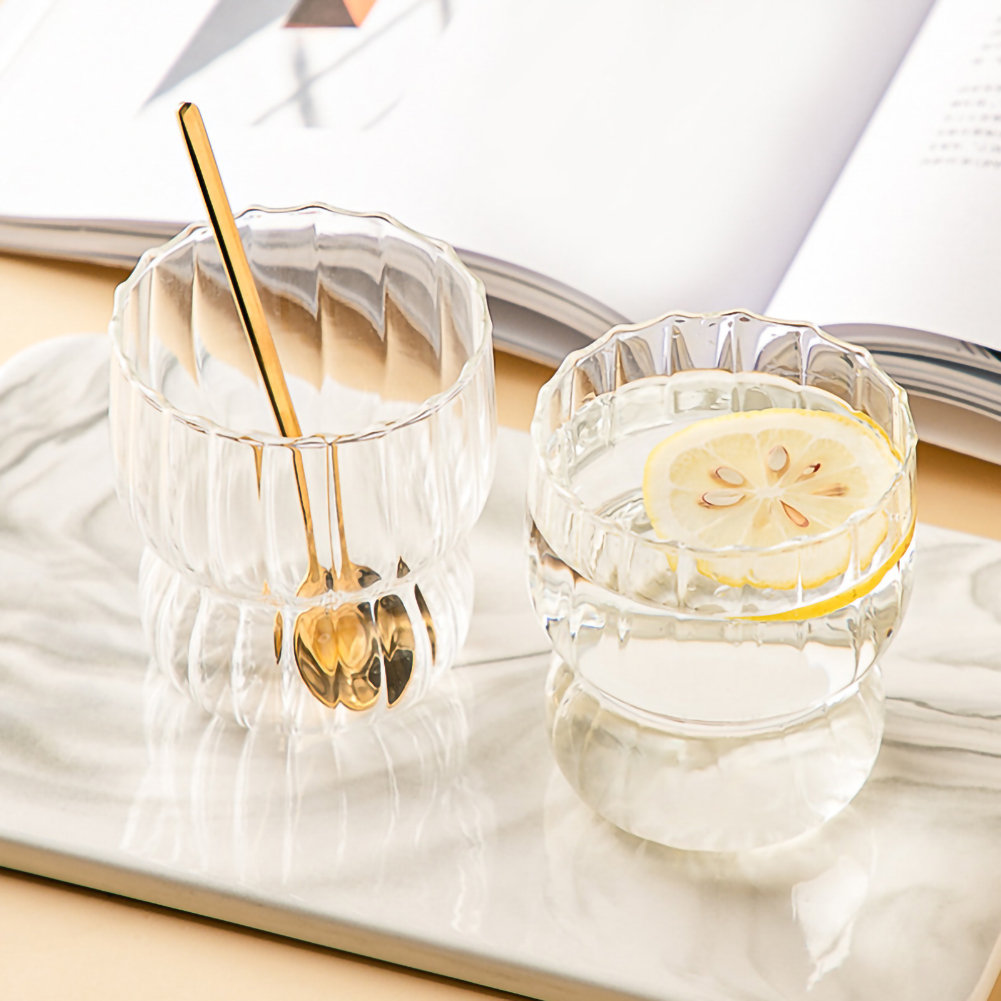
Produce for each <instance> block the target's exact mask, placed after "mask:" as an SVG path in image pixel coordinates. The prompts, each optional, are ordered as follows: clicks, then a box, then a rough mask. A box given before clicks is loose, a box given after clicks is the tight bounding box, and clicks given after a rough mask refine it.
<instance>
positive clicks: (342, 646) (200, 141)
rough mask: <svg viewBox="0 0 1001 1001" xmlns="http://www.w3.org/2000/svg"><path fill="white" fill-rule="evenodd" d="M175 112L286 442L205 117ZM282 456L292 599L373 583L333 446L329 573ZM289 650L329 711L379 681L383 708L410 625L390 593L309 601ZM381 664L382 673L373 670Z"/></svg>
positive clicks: (397, 684)
mask: <svg viewBox="0 0 1001 1001" xmlns="http://www.w3.org/2000/svg"><path fill="white" fill-rule="evenodd" d="M177 117H178V121H179V122H180V125H181V132H182V133H183V135H184V140H185V143H186V145H187V148H188V155H189V157H190V159H191V165H192V167H193V168H194V172H195V177H196V178H197V180H198V185H199V188H200V189H201V193H202V198H203V200H204V202H205V208H206V210H207V211H208V216H209V221H210V223H211V225H212V231H213V233H214V234H215V238H216V243H217V244H218V246H219V253H220V254H221V255H222V261H223V266H224V267H225V269H226V275H227V277H228V279H229V283H230V288H231V290H232V292H233V299H234V301H235V303H236V308H237V311H238V313H239V315H240V322H241V324H242V325H243V329H244V331H245V332H246V335H247V338H248V340H249V341H250V346H251V349H252V351H253V354H254V360H255V361H256V362H257V367H258V369H259V370H260V373H261V378H262V380H263V381H264V387H265V389H266V391H267V394H268V400H269V402H270V404H271V409H272V410H273V411H274V415H275V420H276V421H277V423H278V429H279V431H280V432H281V433H282V435H283V436H284V437H286V438H300V437H302V429H301V427H300V425H299V420H298V418H297V417H296V413H295V407H294V406H293V404H292V396H291V394H290V393H289V390H288V385H287V384H286V382H285V374H284V372H283V371H282V366H281V362H280V360H279V358H278V352H277V350H276V349H275V344H274V340H273V339H272V337H271V330H270V328H269V326H268V322H267V318H266V317H265V314H264V307H263V306H262V304H261V299H260V296H259V295H258V292H257V285H256V284H255V282H254V278H253V274H252V272H251V270H250V264H249V262H248V261H247V255H246V253H245V252H244V249H243V244H242V242H241V241H240V234H239V231H238V230H237V227H236V220H235V219H234V218H233V212H232V210H231V209H230V205H229V199H228V198H227V197H226V191H225V188H224V187H223V184H222V178H221V177H220V175H219V169H218V166H217V165H216V161H215V156H214V155H213V153H212V146H211V144H210V143H209V138H208V133H207V132H206V130H205V123H204V122H203V121H202V116H201V113H200V112H199V110H198V108H197V106H196V105H194V104H191V103H184V104H182V105H181V106H180V108H179V109H178V111H177ZM292 461H293V464H294V467H295V481H296V488H297V491H298V494H299V506H300V507H301V509H302V520H303V526H304V528H305V531H306V547H307V555H308V566H307V570H306V576H305V577H304V578H303V581H302V583H301V584H300V585H299V588H298V591H297V592H296V593H297V595H298V596H299V597H301V598H318V597H319V596H321V595H323V594H326V593H328V592H332V591H334V590H335V589H337V590H341V591H359V590H363V589H365V588H367V587H370V586H371V585H372V584H374V583H375V582H376V581H378V579H379V575H378V574H377V573H376V572H375V571H374V570H372V569H371V568H369V567H364V566H359V565H358V564H356V563H354V562H353V561H352V560H351V558H350V556H349V555H348V548H347V538H346V536H345V532H344V518H343V514H342V507H341V484H340V470H339V467H338V461H337V446H336V445H331V446H330V472H331V481H332V484H333V493H334V506H335V508H336V512H337V537H338V543H339V548H340V556H341V560H340V570H339V571H338V572H337V573H336V574H334V573H333V572H332V571H330V570H327V569H325V568H324V567H321V566H320V563H319V560H318V559H317V555H316V540H315V536H314V534H313V516H312V512H311V509H310V504H309V493H308V491H307V488H306V472H305V469H304V468H303V464H302V455H301V454H300V452H299V450H298V449H292ZM408 572H409V571H408V569H407V567H406V564H405V563H404V562H403V561H402V560H401V561H400V563H399V566H398V569H397V575H398V577H404V576H406V574H407V573H408ZM415 597H416V599H417V604H418V607H419V609H420V612H421V616H422V618H423V620H424V624H425V627H426V629H427V632H428V638H429V640H430V643H431V656H432V660H433V659H434V655H435V633H434V625H433V623H432V620H431V615H430V612H429V611H428V608H427V603H426V602H425V600H424V597H423V595H422V594H421V593H420V590H419V589H417V588H415ZM274 640H275V656H276V658H277V657H278V656H279V655H280V652H281V647H282V640H283V624H282V615H281V613H280V612H279V613H278V615H277V617H276V619H275V630H274ZM292 646H293V650H294V653H295V661H296V666H297V667H298V669H299V674H300V676H301V677H302V680H303V681H304V682H305V684H306V687H307V688H308V689H309V691H310V692H311V693H312V694H313V695H315V696H316V698H318V699H319V700H320V701H321V702H322V703H323V704H324V705H326V706H330V707H331V708H333V707H334V706H337V705H344V706H346V707H347V708H348V709H353V710H363V709H368V708H370V707H371V706H372V705H374V704H375V703H376V701H377V700H378V697H379V692H380V690H381V688H382V685H383V680H385V684H386V697H387V701H388V703H389V705H391V706H392V705H394V704H395V703H396V702H397V700H398V699H399V698H400V696H401V695H402V694H403V692H404V690H405V689H406V687H407V684H408V682H409V681H410V677H411V675H412V673H413V665H414V650H415V639H414V632H413V627H412V625H411V623H410V617H409V615H408V614H407V611H406V608H405V607H404V605H403V602H402V601H401V599H400V598H399V597H398V596H397V595H395V594H388V595H384V596H383V597H381V598H379V599H378V600H377V601H376V602H375V604H374V607H373V604H372V603H371V602H369V601H358V602H347V603H344V604H341V605H339V606H337V607H330V606H327V605H311V606H310V607H309V608H307V609H305V610H304V611H302V612H300V613H299V614H298V615H297V616H296V620H295V625H294V627H293V636H292ZM383 667H385V675H386V676H385V679H383V676H382V675H383Z"/></svg>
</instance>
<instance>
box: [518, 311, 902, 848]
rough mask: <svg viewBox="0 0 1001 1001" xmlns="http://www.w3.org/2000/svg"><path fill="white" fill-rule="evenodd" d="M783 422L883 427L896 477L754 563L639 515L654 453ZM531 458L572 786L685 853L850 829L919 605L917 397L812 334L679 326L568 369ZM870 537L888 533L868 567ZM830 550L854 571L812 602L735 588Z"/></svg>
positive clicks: (798, 328) (541, 417)
mask: <svg viewBox="0 0 1001 1001" xmlns="http://www.w3.org/2000/svg"><path fill="white" fill-rule="evenodd" d="M776 377H778V378H776ZM774 407H782V408H798V409H802V408H807V409H829V410H834V411H836V412H842V411H843V412H844V413H846V414H848V415H856V414H863V415H865V418H863V420H864V419H866V418H867V419H868V420H869V421H871V422H873V423H875V424H876V425H878V426H879V428H881V429H882V431H883V432H884V433H885V436H886V438H887V440H888V441H889V443H890V445H891V447H892V451H893V453H894V455H895V459H896V460H899V468H897V467H896V466H894V467H893V468H894V469H895V472H893V474H892V484H891V485H890V487H889V488H888V489H887V491H886V492H885V494H884V495H883V496H882V497H881V498H880V499H879V501H878V502H877V503H876V504H874V505H873V507H872V509H871V510H866V511H862V512H859V513H858V514H857V515H853V516H852V517H851V518H849V519H848V520H847V521H846V522H845V523H844V524H843V525H839V526H837V527H835V528H833V529H830V530H829V531H827V533H826V534H825V535H823V536H813V537H810V538H809V539H807V538H797V539H793V540H790V541H786V542H784V543H783V544H781V545H776V546H773V547H768V548H764V549H757V550H756V549H754V548H753V547H747V546H734V547H732V548H723V549H711V548H702V549H699V548H694V547H692V546H691V545H690V544H689V545H686V544H684V543H683V542H679V541H678V540H676V539H671V538H660V537H658V536H657V535H656V534H655V533H654V531H653V529H652V527H651V523H650V519H649V517H648V516H647V514H646V511H645V508H644V504H643V498H642V479H643V471H644V463H645V460H646V457H647V455H648V454H649V452H650V450H651V448H652V447H653V446H654V445H655V444H657V443H658V442H660V441H662V440H663V439H665V438H666V437H667V436H668V434H669V433H670V432H671V431H672V430H676V429H679V428H681V427H683V426H685V425H690V424H692V423H693V422H695V421H698V420H701V419H704V418H708V417H714V416H718V415H721V414H726V413H730V412H734V411H739V410H763V409H768V408H774ZM852 419H853V420H854V417H852ZM531 439H532V449H533V462H532V467H531V472H530V479H529V489H528V512H529V516H530V517H529V579H530V588H531V595H532V602H533V605H534V607H535V610H536V613H537V615H538V618H539V620H540V622H541V623H542V625H543V626H544V628H545V629H546V631H547V633H548V635H549V638H550V641H551V643H552V645H553V648H554V655H553V665H552V668H551V671H550V673H549V676H548V680H547V685H546V700H547V709H548V728H549V736H550V739H551V744H552V749H553V753H554V755H555V758H556V761H557V763H558V764H559V767H560V769H561V770H562V772H563V773H564V775H565V776H566V778H567V779H568V780H569V782H570V784H571V785H572V786H573V787H574V788H575V789H576V790H577V792H578V793H579V794H580V796H581V797H582V798H583V799H584V800H585V801H586V802H587V803H589V804H590V805H591V806H592V807H593V808H594V809H595V810H596V811H597V812H598V813H599V814H601V815H602V816H604V817H605V818H607V819H608V820H610V821H611V822H612V823H614V824H616V825H617V826H619V827H621V828H623V829H625V830H627V831H630V832H632V833H633V834H636V835H639V836H641V837H643V838H647V839H650V840H653V841H657V842H660V843H662V844H666V845H671V846H674V847H679V848H686V849H697V850H715V851H738V850H743V849H746V848H754V847H758V846H761V845H766V844H774V843H778V842H782V841H785V840H787V839H790V838H793V837H795V836H797V835H799V834H802V833H804V832H806V831H808V830H810V829H811V828H813V827H815V826H817V825H819V824H820V823H822V822H823V821H825V820H826V819H828V818H830V817H832V816H834V815H835V814H837V813H838V812H839V811H841V810H842V809H843V808H844V807H845V806H846V805H847V804H848V803H849V802H850V801H851V800H852V798H853V797H854V796H855V795H856V794H857V793H858V791H859V790H860V789H861V787H862V785H863V784H864V782H865V780H866V778H867V777H868V775H869V773H870V771H871V769H872V766H873V763H874V761H875V759H876V756H877V753H878V751H879V746H880V741H881V739H882V732H883V718H884V694H883V686H882V681H881V675H880V669H879V657H880V655H881V654H882V652H883V651H884V650H885V649H886V646H887V643H888V642H889V641H890V639H891V637H892V635H893V633H894V632H895V631H896V629H897V626H898V624H899V622H900V618H901V615H902V614H903V611H904V608H905V605H906V600H907V596H908V593H909V587H910V576H911V564H912V548H913V546H912V540H913V528H914V469H915V450H916V436H915V432H914V425H913V422H912V420H911V416H910V412H909V410H908V406H907V399H906V394H905V393H904V391H903V390H902V389H900V387H898V386H897V385H896V384H895V383H893V381H892V380H890V379H889V378H888V377H887V376H886V375H885V374H884V373H883V372H882V371H881V370H880V369H879V368H878V367H877V366H876V365H875V364H874V362H873V359H872V357H871V355H870V354H869V353H868V352H867V351H864V350H862V349H859V348H856V347H853V346H850V345H848V344H844V343H842V342H839V341H837V340H834V339H832V338H830V337H828V336H826V335H825V334H823V333H822V332H821V331H819V330H818V329H817V328H815V327H813V326H810V325H806V324H791V323H784V322H780V321H777V320H771V319H768V318H765V317H759V316H756V315H754V314H750V313H745V312H739V311H738V312H729V313H723V314H714V315H691V314H681V313H677V314H672V315H668V316H664V317H661V318H659V319H656V320H653V321H651V322H649V323H644V324H641V325H637V326H627V327H617V328H615V329H613V330H611V331H609V332H608V333H607V334H606V335H604V336H603V337H602V338H600V339H599V340H597V341H596V342H595V343H594V344H593V345H591V346H589V347H588V348H586V349H583V350H581V351H577V352H575V353H573V354H571V355H570V356H568V357H567V359H566V360H565V361H564V362H563V364H562V365H561V366H560V368H559V370H558V371H557V372H556V374H555V375H554V376H553V378H552V379H551V380H550V381H549V382H548V383H547V384H546V385H545V386H544V387H543V389H542V391H541V392H540V394H539V398H538V403H537V407H536V411H535V416H534V419H533V423H532V431H531ZM724 472H726V471H725V470H724ZM727 475H730V474H729V473H727ZM721 486H725V484H721ZM876 520H878V523H879V524H880V525H884V524H885V526H886V532H885V536H884V537H883V539H882V542H880V543H879V545H878V548H877V549H876V551H875V552H874V553H872V554H871V559H866V558H864V557H861V556H860V555H859V554H860V552H861V551H862V541H861V540H862V539H863V538H865V539H868V540H869V543H868V544H869V545H870V546H871V540H872V538H873V535H872V534H871V533H869V534H867V532H868V529H869V528H870V527H871V526H872V525H873V524H874V523H876ZM818 545H823V546H826V547H828V548H827V550H826V551H827V552H830V551H831V547H840V549H839V550H838V551H839V552H844V553H845V554H846V556H845V565H844V569H843V572H841V573H839V574H837V575H836V576H835V577H833V578H832V579H829V580H825V581H823V582H822V583H819V584H812V583H809V582H808V581H807V578H806V576H805V571H803V570H802V569H797V571H796V575H795V580H794V581H793V582H792V583H790V582H788V581H786V582H783V583H782V586H772V585H769V586H766V585H764V584H754V583H752V582H750V580H749V579H748V578H746V577H741V575H740V572H739V569H738V570H736V571H733V570H732V568H740V567H744V568H746V567H747V566H749V565H755V566H762V565H768V564H762V563H760V562H754V561H760V560H761V558H762V557H764V558H766V559H771V558H772V557H775V558H776V559H779V560H781V561H783V563H782V564H781V565H782V566H784V567H789V566H790V565H791V566H793V567H797V568H803V567H807V566H808V564H809V561H810V559H811V558H813V559H815V558H816V554H817V549H816V547H817V546H818ZM866 552H867V554H868V553H871V548H870V549H868V550H866ZM749 561H752V562H751V563H749ZM790 561H791V563H790ZM773 565H774V564H773ZM721 568H722V569H721ZM727 568H730V569H729V570H728V569H727ZM731 571H732V572H731Z"/></svg>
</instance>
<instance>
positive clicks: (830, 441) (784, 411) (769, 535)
mask: <svg viewBox="0 0 1001 1001" xmlns="http://www.w3.org/2000/svg"><path fill="white" fill-rule="evenodd" d="M900 470H901V462H900V459H899V457H898V456H897V454H896V452H895V451H894V450H893V447H892V446H891V445H890V442H889V440H888V439H887V437H886V435H885V434H884V433H883V431H882V429H881V428H879V427H878V426H877V425H876V424H874V423H873V422H872V421H870V420H869V419H868V418H867V417H865V416H863V415H861V414H855V413H851V412H849V413H844V412H830V411H825V410H803V409H796V408H783V407H775V408H770V409H766V410H754V411H746V412H742V413H733V414H724V415H721V416H718V417H710V418H706V419H704V420H700V421H696V422H695V423H693V424H690V425H688V426H687V427H684V428H682V429H681V430H679V431H676V432H675V433H674V434H671V435H669V436H668V437H667V438H665V439H664V440H663V441H662V442H660V444H658V445H657V446H655V447H654V448H653V449H652V450H651V452H650V454H649V456H648V457H647V460H646V465H645V468H644V471H643V503H644V506H645V507H646V512H647V515H648V516H649V518H650V522H651V525H652V526H653V530H654V531H655V532H656V533H657V535H658V536H660V537H661V538H664V539H668V540H671V541H673V542H676V543H678V544H681V545H685V546H688V547H692V548H695V549H701V550H710V551H715V553H718V554H719V555H716V554H715V553H712V554H711V555H706V556H703V557H702V559H701V560H700V561H699V563H698V569H699V572H700V573H702V574H704V575H706V576H708V577H710V578H712V579H713V580H716V581H719V582H720V583H723V584H727V585H730V586H734V587H741V586H744V585H751V586H753V587H758V588H778V589H791V588H795V587H803V588H815V587H819V586H821V585H822V584H825V583H827V582H828V581H830V580H833V579H834V578H836V577H839V576H840V575H842V574H843V573H845V571H846V570H848V569H849V567H853V568H854V570H855V571H858V572H862V571H864V570H865V569H866V568H867V567H868V566H869V565H870V564H871V562H872V559H873V557H874V556H875V554H876V552H877V550H878V549H879V547H880V544H881V543H882V542H883V540H884V539H885V538H886V536H887V532H888V530H889V519H888V518H887V516H886V514H885V513H884V512H883V511H882V510H879V509H877V510H874V511H873V512H872V513H871V514H869V515H867V516H865V517H864V518H860V519H856V523H854V524H853V525H852V527H851V528H850V529H848V530H846V531H842V532H838V531H836V530H837V529H839V528H843V527H845V526H846V523H847V522H848V521H849V519H851V518H852V517H853V516H854V515H858V514H859V512H862V511H866V510H869V509H872V508H874V507H875V505H877V504H878V503H879V501H880V500H881V498H883V496H884V495H885V494H886V493H887V491H888V490H889V489H890V487H891V486H892V484H893V482H894V479H895V477H896V476H897V474H898V473H899V472H900ZM832 531H833V534H832ZM814 536H823V538H819V539H817V541H816V542H810V539H811V538H812V537H814ZM797 542H801V543H802V544H801V545H796V544H795V543H797ZM787 543H793V545H786V544H787ZM776 547H781V548H779V549H778V551H773V552H769V551H768V550H774V549H775V548H776ZM728 550H729V551H728ZM853 561H854V564H853Z"/></svg>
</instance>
